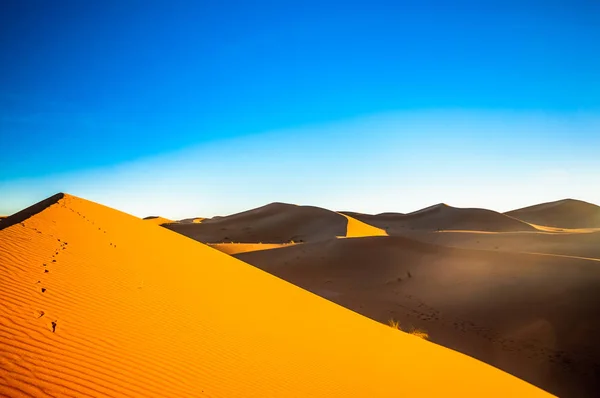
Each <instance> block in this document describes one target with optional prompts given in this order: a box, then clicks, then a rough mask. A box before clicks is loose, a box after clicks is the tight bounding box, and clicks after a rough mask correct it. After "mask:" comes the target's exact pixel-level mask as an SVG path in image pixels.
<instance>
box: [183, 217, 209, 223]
mask: <svg viewBox="0 0 600 398" xmlns="http://www.w3.org/2000/svg"><path fill="white" fill-rule="evenodd" d="M204 220H207V218H203V217H192V218H184V219H183V220H179V221H177V222H178V223H180V224H199V223H201V222H202V221H204Z"/></svg>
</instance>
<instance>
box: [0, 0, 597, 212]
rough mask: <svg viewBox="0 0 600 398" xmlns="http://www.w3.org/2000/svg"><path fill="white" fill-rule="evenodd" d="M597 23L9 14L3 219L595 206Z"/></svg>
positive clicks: (532, 3)
mask: <svg viewBox="0 0 600 398" xmlns="http://www.w3.org/2000/svg"><path fill="white" fill-rule="evenodd" d="M598 43H600V2H597V1H596V2H595V1H589V0H546V1H543V2H542V1H538V0H520V1H516V0H503V1H500V0H489V1H484V2H474V1H471V0H456V1H453V2H451V3H449V2H447V1H443V0H418V1H417V0H394V1H391V0H369V1H362V0H356V1H355V0H349V1H346V2H343V3H340V2H338V1H329V0H318V1H317V0H303V1H296V0H289V1H285V2H273V1H270V0H256V1H253V2H247V1H239V0H220V1H218V2H214V1H203V0H198V1H191V0H169V1H161V0H152V1H144V0H126V1H123V0H105V1H102V2H90V1H80V0H60V1H57V2H52V3H50V2H46V1H36V0H32V1H22V0H5V1H3V2H2V5H0V65H2V73H0V149H1V150H2V152H1V155H0V214H10V213H14V212H16V211H18V210H20V209H23V208H25V207H27V206H29V205H31V204H33V203H35V202H37V201H39V200H41V199H44V198H46V197H48V196H50V195H52V194H54V193H56V192H67V193H71V194H73V195H77V196H80V197H83V198H86V199H89V200H93V201H96V202H99V203H102V204H105V205H107V206H111V207H114V208H116V209H119V210H122V211H125V212H128V213H131V214H134V215H136V216H140V217H144V216H150V215H161V216H164V217H169V218H175V219H179V218H186V217H196V216H204V217H209V216H214V215H223V214H231V213H235V212H239V211H243V210H247V209H251V208H255V207H258V206H262V205H265V204H267V203H271V202H275V201H279V202H288V203H296V204H306V205H314V206H320V207H324V208H328V209H332V210H351V211H359V212H365V213H380V212H386V211H393V212H403V213H406V212H411V211H415V210H418V209H421V208H424V207H427V206H430V205H433V204H436V203H440V202H444V203H447V204H449V205H452V206H457V207H484V208H489V209H493V210H498V211H507V210H511V209H515V208H520V207H524V206H528V205H533V204H536V203H541V202H547V201H553V200H559V199H564V198H574V199H580V200H584V201H588V202H592V203H595V204H600V192H599V191H600V160H599V159H600V155H599V154H600V51H598Z"/></svg>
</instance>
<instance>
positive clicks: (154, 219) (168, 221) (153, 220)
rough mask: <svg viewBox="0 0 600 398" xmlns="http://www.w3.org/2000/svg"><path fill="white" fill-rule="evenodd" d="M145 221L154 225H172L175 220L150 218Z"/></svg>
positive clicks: (158, 217) (157, 217)
mask: <svg viewBox="0 0 600 398" xmlns="http://www.w3.org/2000/svg"><path fill="white" fill-rule="evenodd" d="M144 220H145V221H147V222H151V223H153V224H157V225H162V224H168V223H172V222H173V220H169V219H168V218H164V217H160V216H150V217H144Z"/></svg>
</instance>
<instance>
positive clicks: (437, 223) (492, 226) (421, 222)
mask: <svg viewBox="0 0 600 398" xmlns="http://www.w3.org/2000/svg"><path fill="white" fill-rule="evenodd" d="M344 214H348V215H353V217H354V218H356V219H358V220H360V221H363V222H365V223H368V224H371V225H373V226H376V227H378V228H382V229H384V230H386V231H387V232H388V234H390V235H396V234H399V233H403V232H405V231H411V230H427V231H436V230H473V231H495V232H507V231H535V228H534V227H532V226H531V225H529V224H527V223H525V222H523V221H520V220H516V219H514V218H512V217H509V216H506V215H504V214H501V213H497V212H495V211H492V210H487V209H463V208H458V207H452V206H448V205H446V204H442V203H440V204H437V205H434V206H430V207H427V208H425V209H422V210H418V211H415V212H412V213H408V214H401V213H382V214H378V215H369V214H360V213H351V212H344Z"/></svg>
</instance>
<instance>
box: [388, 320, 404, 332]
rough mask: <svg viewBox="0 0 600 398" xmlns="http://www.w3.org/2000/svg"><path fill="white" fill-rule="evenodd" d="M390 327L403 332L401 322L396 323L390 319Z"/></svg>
mask: <svg viewBox="0 0 600 398" xmlns="http://www.w3.org/2000/svg"><path fill="white" fill-rule="evenodd" d="M388 325H390V327H392V328H393V329H398V330H402V329H400V322H399V321H395V320H393V319H390V320H389V321H388Z"/></svg>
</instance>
